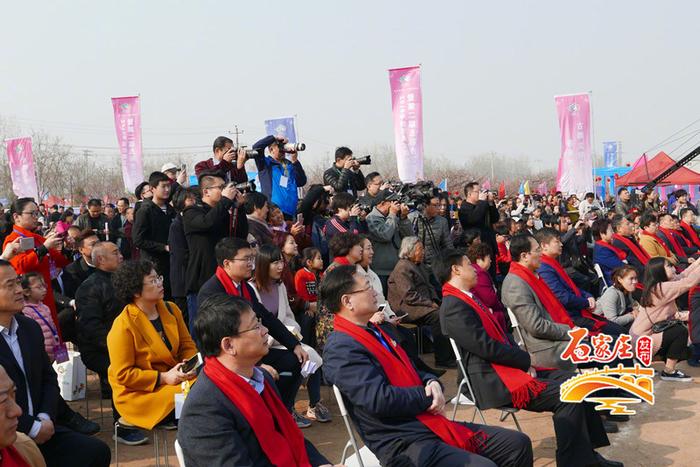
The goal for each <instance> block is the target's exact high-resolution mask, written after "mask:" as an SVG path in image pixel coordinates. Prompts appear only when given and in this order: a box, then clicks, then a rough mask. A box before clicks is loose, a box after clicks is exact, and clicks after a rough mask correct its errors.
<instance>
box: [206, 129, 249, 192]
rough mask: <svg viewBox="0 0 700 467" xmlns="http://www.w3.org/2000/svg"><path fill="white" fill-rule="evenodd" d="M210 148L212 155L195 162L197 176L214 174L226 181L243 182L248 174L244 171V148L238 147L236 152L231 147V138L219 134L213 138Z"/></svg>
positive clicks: (246, 179)
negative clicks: (209, 157)
mask: <svg viewBox="0 0 700 467" xmlns="http://www.w3.org/2000/svg"><path fill="white" fill-rule="evenodd" d="M212 150H213V151H214V157H213V158H211V159H207V160H205V161H201V162H197V164H196V165H195V166H194V173H195V175H197V178H199V177H201V176H202V174H203V173H209V174H216V175H217V176H219V177H221V178H223V179H224V181H226V182H236V183H245V182H247V181H248V174H247V173H246V171H245V159H246V156H245V150H242V149H238V154H236V150H235V149H234V148H233V140H232V139H231V138H227V137H225V136H219V137H218V138H216V139H215V140H214V145H213V148H212Z"/></svg>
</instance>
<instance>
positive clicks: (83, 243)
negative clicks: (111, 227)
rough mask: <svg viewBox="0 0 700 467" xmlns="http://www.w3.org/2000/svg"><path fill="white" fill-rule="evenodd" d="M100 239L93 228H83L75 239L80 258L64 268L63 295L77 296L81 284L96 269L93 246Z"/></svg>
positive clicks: (62, 278) (62, 277)
mask: <svg viewBox="0 0 700 467" xmlns="http://www.w3.org/2000/svg"><path fill="white" fill-rule="evenodd" d="M99 241H100V239H99V238H98V237H97V234H96V233H95V232H93V231H92V230H83V231H82V232H80V235H78V237H77V238H76V239H75V246H76V248H77V249H78V251H79V252H80V259H79V260H77V261H73V262H72V263H70V264H69V265H68V266H66V267H65V268H63V273H62V274H61V282H62V283H63V295H65V296H66V297H68V298H75V292H76V291H77V290H78V287H80V284H82V283H83V281H85V279H87V278H88V277H90V274H92V273H93V272H94V271H95V266H94V265H93V264H92V259H91V256H92V247H93V245H95V243H97V242H99Z"/></svg>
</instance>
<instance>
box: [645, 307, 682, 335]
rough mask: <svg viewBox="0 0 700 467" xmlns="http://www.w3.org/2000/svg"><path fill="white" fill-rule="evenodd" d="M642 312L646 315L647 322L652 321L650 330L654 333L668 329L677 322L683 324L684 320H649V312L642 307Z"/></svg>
mask: <svg viewBox="0 0 700 467" xmlns="http://www.w3.org/2000/svg"><path fill="white" fill-rule="evenodd" d="M644 314H645V315H647V318H648V319H649V322H651V323H652V324H651V332H652V333H654V334H658V333H661V332H664V331H665V330H667V329H670V328H672V327H673V326H676V325H678V324H680V325H681V326H685V324H684V322H683V321H682V320H680V319H662V320H661V321H657V322H656V323H655V322H653V321H652V320H651V317H650V316H649V313H648V312H647V310H646V309H644Z"/></svg>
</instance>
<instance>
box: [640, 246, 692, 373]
mask: <svg viewBox="0 0 700 467" xmlns="http://www.w3.org/2000/svg"><path fill="white" fill-rule="evenodd" d="M698 283H700V262H699V263H697V264H696V263H693V264H692V265H691V266H690V267H688V268H687V269H686V270H685V271H683V272H682V273H681V274H676V271H675V268H674V267H673V264H671V262H670V261H669V260H668V259H667V258H662V257H655V258H652V259H650V260H649V264H648V265H647V269H646V271H645V273H644V292H643V293H642V298H641V300H640V301H639V303H640V305H641V307H640V310H639V312H638V313H637V317H636V318H635V319H634V322H633V323H632V327H631V328H630V334H631V335H632V337H633V338H634V339H635V340H636V339H637V338H639V337H640V336H651V338H652V341H653V354H654V355H659V356H660V357H662V358H663V359H664V360H665V363H666V365H665V367H664V369H663V371H662V372H661V379H662V380H664V381H680V382H687V381H692V378H691V377H690V376H688V375H686V374H685V373H683V372H682V371H680V370H678V369H677V368H676V364H677V363H678V361H680V360H687V359H688V358H689V357H690V349H689V348H688V328H687V327H686V326H685V323H683V321H688V312H687V311H679V310H678V307H677V306H676V299H677V298H678V297H680V296H681V295H683V294H685V293H687V292H688V291H689V290H690V289H691V287H693V286H695V285H698ZM666 320H674V321H667V323H668V326H664V327H665V329H663V330H656V331H655V329H654V327H655V326H654V325H658V324H659V323H662V322H663V321H666Z"/></svg>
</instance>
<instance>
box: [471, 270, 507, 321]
mask: <svg viewBox="0 0 700 467" xmlns="http://www.w3.org/2000/svg"><path fill="white" fill-rule="evenodd" d="M472 266H473V267H474V270H475V271H476V285H475V286H474V287H473V288H472V290H471V292H472V293H473V294H474V295H475V296H476V297H477V298H478V299H479V300H480V301H481V303H483V304H484V305H486V306H487V307H489V308H490V309H491V311H492V312H493V317H494V318H496V321H498V324H500V325H501V329H503V330H504V331H506V330H507V328H506V309H505V307H504V306H503V303H501V301H500V300H499V299H498V295H496V288H495V287H494V286H493V281H492V280H491V275H490V274H489V272H488V271H486V270H484V269H481V266H479V265H478V264H476V263H472Z"/></svg>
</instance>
